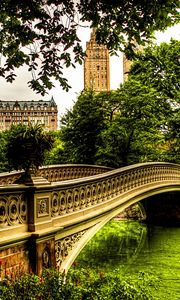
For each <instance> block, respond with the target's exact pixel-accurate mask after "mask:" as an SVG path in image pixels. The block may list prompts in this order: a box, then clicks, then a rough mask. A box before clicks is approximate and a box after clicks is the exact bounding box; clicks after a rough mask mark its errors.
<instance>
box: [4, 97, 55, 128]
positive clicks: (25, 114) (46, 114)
mask: <svg viewBox="0 0 180 300" xmlns="http://www.w3.org/2000/svg"><path fill="white" fill-rule="evenodd" d="M57 114H58V110H57V105H56V103H55V101H54V99H53V97H52V98H51V100H50V101H43V100H39V101H34V100H32V101H3V100H0V131H3V130H7V129H9V128H10V127H11V125H13V124H14V125H16V124H20V123H21V124H25V125H26V124H28V122H29V121H30V122H31V123H32V124H36V123H37V124H44V126H45V130H48V131H49V130H57Z"/></svg>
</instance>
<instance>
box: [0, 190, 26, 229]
mask: <svg viewBox="0 0 180 300" xmlns="http://www.w3.org/2000/svg"><path fill="white" fill-rule="evenodd" d="M26 222H27V201H26V199H25V197H24V195H23V194H21V195H10V196H9V197H7V196H4V197H1V198H0V226H1V227H4V226H13V225H17V224H24V223H26Z"/></svg>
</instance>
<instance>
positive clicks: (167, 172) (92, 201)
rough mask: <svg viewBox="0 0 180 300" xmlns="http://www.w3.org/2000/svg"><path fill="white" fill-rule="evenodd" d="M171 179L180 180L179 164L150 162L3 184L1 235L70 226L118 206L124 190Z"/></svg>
mask: <svg viewBox="0 0 180 300" xmlns="http://www.w3.org/2000/svg"><path fill="white" fill-rule="evenodd" d="M51 170H52V169H51ZM56 178H57V177H56ZM51 179H52V177H51ZM171 182H172V183H177V184H180V166H179V165H174V164H168V163H147V164H137V165H133V166H128V167H124V168H121V169H116V170H111V171H108V172H106V173H103V174H98V175H93V176H89V177H85V178H78V179H73V180H68V181H61V182H52V183H49V184H45V185H41V184H40V185H37V186H25V185H23V184H21V185H16V184H12V185H8V186H1V187H0V232H1V237H2V236H3V237H6V238H7V235H9V236H11V234H17V233H18V232H19V233H20V232H21V233H22V232H35V231H37V230H46V229H47V230H49V229H50V228H54V226H55V227H56V228H57V227H58V228H60V227H61V226H68V225H69V224H71V223H73V222H74V223H76V222H80V221H83V220H85V219H86V218H88V217H89V216H90V215H93V216H95V215H98V214H101V213H103V212H104V211H106V210H107V209H110V208H109V207H108V203H110V205H111V206H113V205H114V206H115V205H116V198H117V197H118V196H121V194H124V193H127V192H132V191H133V190H135V189H140V188H142V187H144V186H148V185H151V184H156V183H160V184H166V183H168V184H169V183H171ZM113 201H114V202H113ZM11 229H12V232H11ZM3 232H4V234H3Z"/></svg>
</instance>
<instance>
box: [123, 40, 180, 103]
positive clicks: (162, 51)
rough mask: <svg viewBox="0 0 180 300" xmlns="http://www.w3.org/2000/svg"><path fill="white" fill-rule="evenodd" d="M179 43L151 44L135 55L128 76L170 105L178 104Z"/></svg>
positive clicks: (179, 78)
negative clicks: (153, 90)
mask: <svg viewBox="0 0 180 300" xmlns="http://www.w3.org/2000/svg"><path fill="white" fill-rule="evenodd" d="M179 54H180V41H178V40H174V39H171V41H170V43H165V42H164V43H161V44H160V45H159V46H158V45H154V44H152V45H151V46H148V47H147V48H145V49H144V51H141V52H139V53H138V54H137V56H136V58H135V60H134V62H133V64H132V67H131V70H130V74H129V76H130V77H132V78H136V79H138V80H140V81H141V82H142V84H147V85H149V86H152V87H153V88H155V89H156V90H157V92H158V93H159V94H162V95H164V97H165V99H166V100H167V101H168V102H171V105H173V106H176V104H177V103H179V102H180V63H179Z"/></svg>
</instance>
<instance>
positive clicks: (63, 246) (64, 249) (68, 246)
mask: <svg viewBox="0 0 180 300" xmlns="http://www.w3.org/2000/svg"><path fill="white" fill-rule="evenodd" d="M85 232H86V230H83V231H81V232H77V233H74V234H72V235H70V236H68V237H65V238H63V239H60V240H57V241H56V243H55V258H56V266H57V268H58V269H59V268H60V267H61V264H62V262H63V261H64V260H65V258H66V257H67V256H68V254H69V252H70V251H71V250H72V249H73V247H74V246H75V245H76V244H77V243H78V242H79V240H80V239H81V237H82V236H83V235H84V233H85Z"/></svg>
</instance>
